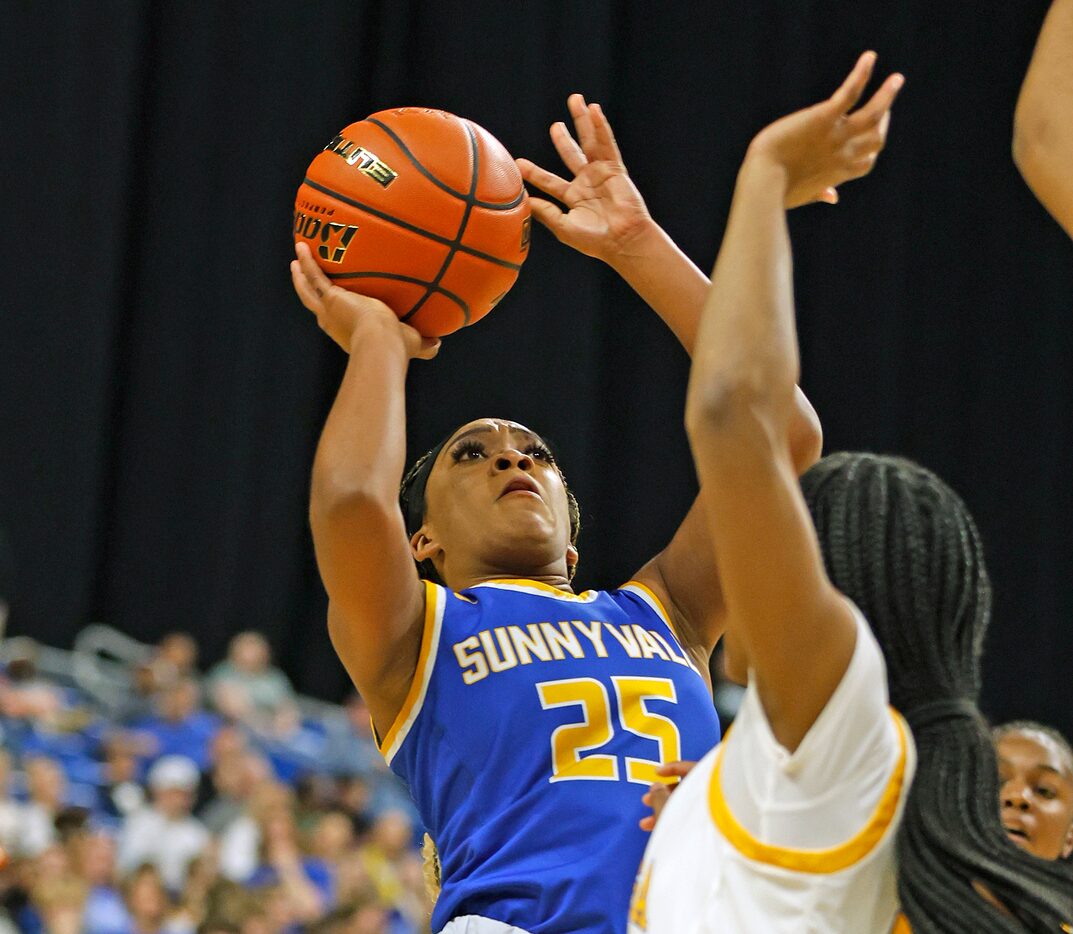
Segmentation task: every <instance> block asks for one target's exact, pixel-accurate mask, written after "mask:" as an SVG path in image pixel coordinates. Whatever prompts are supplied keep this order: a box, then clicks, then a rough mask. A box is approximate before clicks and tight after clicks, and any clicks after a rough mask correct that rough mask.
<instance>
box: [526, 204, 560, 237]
mask: <svg viewBox="0 0 1073 934" xmlns="http://www.w3.org/2000/svg"><path fill="white" fill-rule="evenodd" d="M529 210H530V211H531V212H532V214H533V217H535V218H536V219H537V220H538V221H540V223H542V224H543V225H544V226H545V227H547V228H548V229H549V230H550V231H551V232H552V233H554V232H555V231H556V230H557V229H558V227H559V225H560V224H561V223H562V222H563V212H562V210H561V209H560V208H559V207H558V206H556V205H554V204H552V203H551V202H550V201H545V200H544V199H543V198H530V199H529Z"/></svg>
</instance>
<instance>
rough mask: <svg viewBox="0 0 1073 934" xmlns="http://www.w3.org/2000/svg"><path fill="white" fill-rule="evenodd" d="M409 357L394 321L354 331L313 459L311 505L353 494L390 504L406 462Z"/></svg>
mask: <svg viewBox="0 0 1073 934" xmlns="http://www.w3.org/2000/svg"><path fill="white" fill-rule="evenodd" d="M408 363H409V360H408V357H407V354H406V350H405V347H404V345H403V341H402V339H401V337H400V335H399V331H398V327H397V325H396V324H395V323H394V322H381V321H380V320H378V319H375V318H371V319H368V320H366V321H364V322H363V323H361V324H360V325H359V326H358V327H357V328H355V330H354V333H353V336H352V338H351V346H350V358H349V361H348V363H347V368H346V372H345V373H344V375H343V380H342V383H341V385H340V387H339V391H338V393H337V394H336V397H335V402H334V403H333V405H332V408H331V411H330V412H329V413H328V418H327V421H326V422H325V424H324V430H323V431H322V432H321V437H320V443H319V444H318V446H317V453H316V457H315V458H314V461H313V484H312V500H313V503H312V505H313V506H316V505H317V504H318V503H321V504H324V503H326V502H330V501H332V500H335V499H345V498H346V497H348V496H351V495H354V494H360V495H363V496H377V497H380V498H384V499H385V501H391V500H393V499H394V498H395V497H396V496H397V491H398V485H399V481H400V480H401V478H402V473H403V468H404V466H405V458H406V402H405V392H406V371H407V367H408Z"/></svg>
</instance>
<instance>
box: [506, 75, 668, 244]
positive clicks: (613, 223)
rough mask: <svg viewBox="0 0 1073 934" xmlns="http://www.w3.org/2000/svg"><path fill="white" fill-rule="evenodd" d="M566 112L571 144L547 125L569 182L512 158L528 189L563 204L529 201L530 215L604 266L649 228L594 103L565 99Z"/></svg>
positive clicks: (562, 127) (562, 131)
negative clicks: (570, 120)
mask: <svg viewBox="0 0 1073 934" xmlns="http://www.w3.org/2000/svg"><path fill="white" fill-rule="evenodd" d="M567 107H568V108H569V110H570V115H571V117H573V119H574V131H575V132H576V133H577V139H576V140H575V139H574V137H573V136H571V135H570V131H569V130H568V129H567V128H566V124H565V123H553V124H552V126H551V141H552V143H553V144H554V145H555V151H556V152H558V153H559V157H560V158H561V159H562V160H563V164H564V165H565V166H566V167H567V169H569V171H570V172H572V173H573V175H574V178H573V180H572V181H569V182H568V181H567V180H566V179H564V178H561V177H560V176H558V175H556V174H554V173H553V172H549V171H548V170H547V169H542V168H541V167H540V166H538V165H536V164H535V163H533V162H530V161H529V160H528V159H518V160H516V161H517V163H518V169H519V170H520V171H521V173H522V178H524V179H525V180H526V181H527V182H528V183H529V184H530V185H533V186H534V187H535V188H539V189H540V190H541V191H543V192H544V193H545V194H548V195H550V196H551V197H552V198H555V199H556V200H557V201H561V202H562V203H563V204H565V205H566V207H567V210H566V211H563V210H562V208H560V207H559V206H558V205H557V204H554V203H553V202H551V201H547V200H545V199H544V198H532V197H531V198H530V199H529V207H530V209H531V210H532V212H533V215H534V216H535V217H536V219H537V220H538V221H540V222H541V223H542V224H543V225H544V226H545V227H547V228H548V229H549V230H550V231H551V232H552V233H553V234H555V236H556V237H557V238H558V239H559V240H560V241H562V242H563V243H565V244H566V245H567V246H571V247H573V248H574V249H575V250H579V251H580V252H582V253H585V254H586V255H588V256H595V257H596V258H597V259H602V260H604V262H607V263H611V264H612V265H613V264H614V263H615V261H616V260H617V259H619V257H620V254H622V253H623V252H624V251H627V250H628V249H629V245H630V243H631V242H632V241H633V240H634V239H635V238H636V237H637V235H638V234H640V233H642V232H643V231H644V230H645V229H646V228H647V227H648V226H650V225H651V224H652V218H651V216H650V215H649V213H648V208H647V207H645V202H644V199H643V198H642V197H641V193H640V192H639V191H638V190H637V186H636V185H634V184H633V182H632V181H631V180H630V176H629V173H628V172H627V171H626V166H625V165H624V164H623V162H622V153H621V152H619V148H618V144H617V143H616V142H615V136H614V134H613V133H612V132H611V124H610V123H609V122H608V120H607V117H606V116H604V112H603V109H602V108H601V107H600V105H599V104H589V103H586V101H585V98H584V97H582V96H581V95H580V94H571V95H570V97H569V99H568V100H567Z"/></svg>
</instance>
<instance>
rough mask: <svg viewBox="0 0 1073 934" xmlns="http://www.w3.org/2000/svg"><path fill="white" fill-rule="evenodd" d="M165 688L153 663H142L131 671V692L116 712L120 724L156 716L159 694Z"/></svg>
mask: <svg viewBox="0 0 1073 934" xmlns="http://www.w3.org/2000/svg"><path fill="white" fill-rule="evenodd" d="M162 687H164V685H163V684H162V683H161V680H160V676H159V673H158V671H157V670H156V669H155V668H154V667H153V663H152V662H151V661H144V662H140V663H139V664H137V665H135V666H134V667H133V668H131V670H130V690H129V691H128V692H127V696H126V697H125V698H124V699H123V702H122V704H121V705H120V707H119V709H118V710H117V711H116V712H115V719H116V721H117V722H118V723H121V724H124V725H127V724H131V723H136V722H138V721H139V720H145V719H147V718H149V717H152V716H155V715H156V704H157V700H156V697H157V692H158V691H159V690H160V689H161V688H162Z"/></svg>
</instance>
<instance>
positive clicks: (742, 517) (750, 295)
mask: <svg viewBox="0 0 1073 934" xmlns="http://www.w3.org/2000/svg"><path fill="white" fill-rule="evenodd" d="M874 64H875V55H874V54H873V53H866V54H865V55H863V56H862V57H861V58H860V60H859V61H858V63H857V65H856V67H855V68H854V69H853V71H852V73H851V74H850V75H849V77H848V78H847V79H846V81H845V83H844V84H843V85H842V87H841V88H839V90H838V91H836V92H835V94H834V95H833V96H832V97H831V98H830V99H829V100H827V101H824V102H823V103H820V104H817V105H815V106H814V107H810V108H808V109H806V110H802V111H799V112H797V113H794V114H791V115H790V116H788V117H784V118H783V119H782V120H779V121H778V122H776V123H774V124H772V125H771V126H769V127H768V128H766V129H765V130H764V131H763V132H761V133H760V134H759V135H758V136H757V137H756V139H755V140H754V141H753V143H752V144H751V146H750V147H749V152H748V154H747V156H746V158H745V161H744V163H743V165H742V168H741V171H740V173H739V175H738V182H737V186H736V188H735V192H734V200H733V203H732V206H731V210H730V218H729V221H728V224H727V230H726V234H725V236H724V239H723V244H722V247H721V249H720V251H719V258H718V260H717V261H716V265H715V271H714V273H713V275H712V287H711V291H710V293H709V295H708V300H707V302H706V304H705V308H704V316H703V320H702V322H701V329H700V335H699V337H698V342H697V352H696V353H695V354H694V358H693V369H692V372H691V375H690V383H689V394H688V401H687V406H686V426H687V429H688V431H689V437H690V443H691V445H692V448H693V457H694V460H695V461H696V465H697V471H698V474H699V475H700V479H701V500H702V502H703V504H704V508H705V512H706V515H707V519H708V529H709V534H710V536H711V540H712V542H713V545H714V548H715V553H716V555H718V560H719V573H720V578H721V580H722V586H723V594H724V599H725V601H726V613H727V618H726V625H727V634H728V638H731V639H732V640H733V644H734V646H735V647H736V648H737V649H738V650H739V651H741V652H742V653H743V654H744V656H745V657H744V661H745V663H746V665H747V666H748V668H749V670H750V672H751V677H752V678H753V680H754V682H755V684H756V687H757V690H758V691H759V695H760V699H761V701H762V703H763V706H764V709H765V711H766V713H767V717H768V721H769V722H770V724H771V727H772V730H773V732H774V735H775V737H776V739H778V741H779V742H780V743H781V744H782V745H783V746H784V747H786V748H787V749H791V750H792V749H795V748H796V747H797V745H798V743H800V741H801V739H802V738H803V737H804V735H805V734H806V733H807V732H808V729H809V727H810V726H811V725H812V723H813V722H814V721H815V719H816V717H817V716H818V715H819V713H820V711H822V710H823V707H824V706H825V704H826V703H827V701H828V699H829V698H830V696H831V693H832V692H833V691H834V689H835V687H836V686H837V685H838V683H839V681H840V680H841V678H842V675H843V674H844V673H845V670H846V666H847V665H848V664H849V660H850V658H851V657H852V654H853V648H854V645H855V641H856V629H855V624H854V622H853V616H852V610H851V609H850V607H849V605H848V604H847V602H846V601H845V599H844V598H842V597H841V596H840V594H839V593H838V592H837V591H836V590H835V589H834V587H833V586H832V584H831V583H830V581H829V580H828V578H827V574H826V572H825V571H824V566H823V559H822V557H821V555H820V549H819V545H818V542H817V539H816V533H815V530H814V528H813V526H812V522H811V520H810V517H809V514H808V511H807V509H806V507H805V503H804V499H803V497H802V495H801V490H800V486H799V484H798V479H797V472H796V471H795V469H794V464H793V458H792V456H791V453H790V443H789V438H790V426H791V423H792V421H793V418H794V387H795V385H796V383H797V378H798V369H799V363H798V349H797V335H796V330H795V324H794V302H793V271H792V262H791V256H790V239H789V233H788V231H787V226H786V210H787V208H791V207H795V206H797V205H799V204H805V203H808V202H810V201H816V200H825V201H831V202H833V201H834V200H836V197H837V196H836V192H835V186H837V185H838V184H840V183H841V182H844V181H847V180H848V179H851V178H857V177H859V176H861V175H865V174H867V173H868V172H869V171H870V170H871V168H872V165H873V164H874V162H875V159H876V156H877V154H878V153H879V151H880V149H881V148H882V147H883V143H884V139H885V136H886V130H887V124H888V119H889V111H890V106H891V104H892V102H893V100H894V96H895V94H896V93H897V92H898V89H899V88H900V87H901V83H902V78H901V76H900V75H893V76H891V77H890V78H888V79H887V81H886V82H885V83H884V84H883V86H882V87H881V88H880V90H879V91H878V92H877V93H876V95H875V96H874V97H873V98H872V100H871V101H870V102H869V103H868V104H867V105H866V106H865V107H863V108H861V109H860V110H859V111H857V112H856V113H854V114H852V115H849V111H850V110H851V109H852V108H853V106H854V105H855V104H856V102H857V101H858V100H859V99H860V96H861V94H862V92H863V90H864V87H865V85H866V84H867V83H868V80H869V78H870V76H871V73H872V69H873V67H874Z"/></svg>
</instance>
